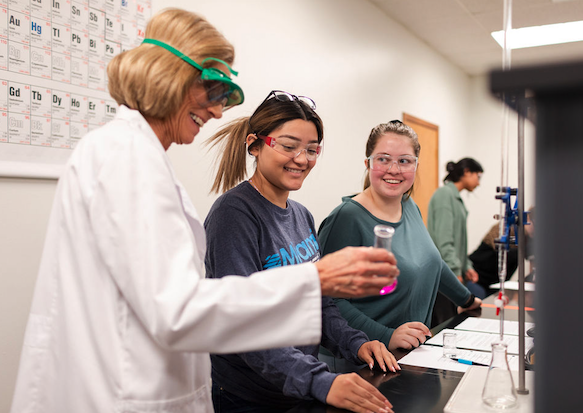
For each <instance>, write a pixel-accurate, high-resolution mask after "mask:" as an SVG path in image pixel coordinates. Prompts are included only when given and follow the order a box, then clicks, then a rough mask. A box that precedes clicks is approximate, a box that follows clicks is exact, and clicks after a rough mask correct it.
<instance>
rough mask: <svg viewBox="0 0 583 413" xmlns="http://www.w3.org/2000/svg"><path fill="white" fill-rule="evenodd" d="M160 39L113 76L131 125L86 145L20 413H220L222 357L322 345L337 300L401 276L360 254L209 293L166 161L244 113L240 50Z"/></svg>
mask: <svg viewBox="0 0 583 413" xmlns="http://www.w3.org/2000/svg"><path fill="white" fill-rule="evenodd" d="M146 37H147V39H146V40H145V42H144V43H145V44H142V45H141V46H139V47H137V48H136V49H133V50H130V51H127V52H124V53H122V54H121V55H118V56H117V57H115V58H114V59H113V60H112V62H111V63H110V65H109V66H108V76H109V88H110V93H111V95H112V96H113V97H114V98H115V99H116V101H117V102H118V103H119V104H120V108H119V109H118V112H117V116H116V118H115V120H113V121H112V122H110V123H108V124H107V125H105V126H103V127H102V128H100V129H97V130H95V131H93V132H91V133H89V134H88V135H86V136H85V137H84V138H83V139H82V140H81V142H80V143H79V145H78V147H77V148H76V150H75V151H74V153H73V154H72V156H71V158H70V161H69V162H68V164H67V167H66V169H65V172H64V173H63V175H62V176H61V178H60V180H59V184H58V186H57V192H56V195H55V202H54V206H53V211H52V214H51V217H50V221H49V227H48V231H47V239H46V244H45V249H44V252H43V257H42V261H41V267H40V270H39V275H38V280H37V285H36V290H35V294H34V298H33V303H32V308H31V314H30V317H29V321H28V325H27V330H26V334H25V338H24V346H23V350H22V356H21V363H20V370H19V374H18V378H17V383H16V391H15V396H14V399H13V404H12V412H13V413H19V412H31V413H34V412H43V413H73V412H74V413H79V412H83V413H91V412H96V413H97V412H99V413H103V412H118V413H123V412H132V413H133V412H172V413H185V412H189V413H191V412H209V411H212V403H211V400H210V379H209V377H210V362H209V355H208V352H210V351H212V352H214V353H225V352H226V353H232V352H242V351H252V350H260V349H265V348H268V347H281V346H287V345H304V344H314V343H317V342H319V340H320V334H321V314H320V311H321V310H320V309H321V294H322V293H324V294H330V295H335V296H359V295H361V296H362V295H365V294H372V293H373V292H374V291H378V289H379V288H380V287H382V286H383V285H386V284H389V283H391V282H392V280H393V278H394V277H395V276H396V274H397V271H398V270H396V267H395V265H394V264H395V261H394V258H393V257H392V256H391V255H389V254H388V253H386V252H384V251H382V250H377V249H368V250H367V249H350V250H345V251H343V252H340V253H338V255H336V256H331V258H330V259H326V258H325V259H323V260H321V261H320V262H318V263H316V264H303V265H298V266H293V267H289V268H282V269H278V270H273V271H278V273H277V274H275V273H271V271H268V272H262V273H258V274H256V275H254V276H252V277H249V278H246V277H226V278H222V279H220V280H215V279H210V280H205V279H204V278H203V259H204V253H205V251H204V249H205V235H204V229H203V226H202V224H201V222H200V219H199V217H198V215H197V213H196V211H195V209H194V207H193V205H192V203H191V201H190V199H189V197H188V195H187V194H186V192H185V190H184V188H183V187H182V186H181V185H180V183H179V182H178V181H177V180H176V177H175V176H174V172H173V170H172V167H171V165H170V161H169V159H168V157H167V155H166V152H165V151H166V149H168V147H169V146H170V145H171V144H172V143H177V144H188V143H191V142H192V141H193V140H194V136H195V135H196V134H197V133H198V132H199V130H200V128H201V127H203V126H204V124H205V123H206V122H207V121H208V120H210V119H212V118H220V117H221V116H222V111H223V109H224V108H226V107H231V106H234V105H237V104H239V103H241V102H242V101H243V93H242V91H241V89H240V88H239V87H238V86H237V85H236V84H234V83H233V82H232V81H231V80H230V78H229V76H228V75H229V72H230V74H235V72H234V71H232V70H231V68H230V66H229V65H230V64H231V63H232V62H233V58H234V53H233V48H232V46H231V45H230V44H229V43H228V42H227V41H226V40H225V39H224V38H223V37H222V36H221V35H220V34H219V33H218V32H217V31H216V30H215V29H214V27H212V26H211V25H210V24H209V23H208V22H206V21H205V20H204V19H202V18H200V17H199V16H197V15H195V14H193V13H189V12H185V11H182V10H176V9H172V10H166V11H163V12H161V13H159V14H158V15H156V16H155V17H154V18H153V19H152V20H151V21H150V23H149V24H148V27H147V29H146ZM179 50H180V51H179ZM183 53H184V54H183ZM208 58H212V59H208ZM130 108H131V109H130ZM372 274H382V275H383V276H379V277H377V278H372V277H371V275H372ZM363 391H365V390H363ZM366 391H368V392H373V394H374V398H375V399H376V402H377V403H376V404H377V405H378V406H379V409H378V411H383V410H382V409H383V406H386V405H384V403H386V399H385V398H384V397H383V396H382V395H381V394H380V393H379V392H378V391H377V390H376V389H374V387H373V386H372V385H371V389H366ZM374 392H376V393H374ZM384 411H386V410H384Z"/></svg>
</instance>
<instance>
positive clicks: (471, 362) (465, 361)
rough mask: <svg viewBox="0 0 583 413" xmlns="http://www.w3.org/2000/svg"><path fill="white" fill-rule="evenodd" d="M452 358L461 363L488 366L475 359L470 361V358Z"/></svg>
mask: <svg viewBox="0 0 583 413" xmlns="http://www.w3.org/2000/svg"><path fill="white" fill-rule="evenodd" d="M452 360H455V361H457V362H458V363H462V364H469V365H470V366H472V365H473V366H485V367H489V365H488V364H482V363H476V362H475V361H472V360H466V359H458V358H452Z"/></svg>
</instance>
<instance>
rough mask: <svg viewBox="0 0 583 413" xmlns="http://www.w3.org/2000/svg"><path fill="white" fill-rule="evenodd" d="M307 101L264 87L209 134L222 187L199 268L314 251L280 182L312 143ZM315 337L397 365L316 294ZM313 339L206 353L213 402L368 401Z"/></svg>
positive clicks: (216, 273) (358, 406)
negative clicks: (242, 112) (250, 108)
mask: <svg viewBox="0 0 583 413" xmlns="http://www.w3.org/2000/svg"><path fill="white" fill-rule="evenodd" d="M315 109H316V104H315V103H314V101H313V100H312V99H310V98H309V97H305V96H296V95H292V94H290V93H287V92H284V91H280V90H274V91H271V92H270V93H269V94H268V96H267V97H266V98H265V100H264V101H263V102H262V103H261V104H260V105H259V107H258V108H257V109H256V110H255V112H254V113H253V114H252V115H251V116H250V117H243V118H239V119H237V120H235V121H233V122H231V123H230V124H228V125H227V126H225V127H224V128H222V129H221V130H220V131H219V132H217V133H216V134H215V135H214V136H212V137H211V138H210V140H209V142H212V143H214V144H215V145H216V144H219V143H224V147H225V148H226V149H225V150H224V151H222V152H221V153H220V157H221V160H220V163H219V168H218V172H217V176H216V179H215V181H214V186H213V190H214V191H216V192H218V191H222V192H225V191H226V192H225V193H224V194H223V195H221V196H220V197H219V198H218V199H217V200H216V202H215V203H214V205H213V206H212V208H211V210H210V212H209V214H208V216H207V218H206V220H205V228H206V234H207V253H206V258H205V265H206V273H207V277H210V278H221V277H224V276H226V275H228V274H241V275H250V274H252V273H255V272H257V271H261V270H264V269H271V268H278V267H284V268H285V267H289V266H291V265H296V264H300V263H302V262H317V261H318V260H319V259H320V247H319V242H318V239H317V237H316V229H315V226H314V219H313V217H312V215H311V214H310V212H309V211H308V210H307V209H306V208H305V207H304V206H302V205H301V204H299V203H298V202H295V201H293V200H291V199H289V194H290V192H292V191H297V190H299V189H300V188H301V187H302V184H303V182H304V180H305V179H306V177H307V176H308V174H309V173H310V171H311V170H312V168H314V166H315V165H316V160H317V158H318V155H319V154H320V151H321V148H322V147H321V144H322V139H323V125H322V120H321V119H320V117H319V116H318V115H317V114H316V112H315ZM247 153H248V154H249V155H251V156H252V157H253V158H254V159H255V171H254V173H253V175H252V176H251V178H249V179H248V180H246V181H243V182H241V181H242V180H243V179H244V177H245V174H246V162H245V158H246V155H247ZM237 184H238V185H237ZM273 277H274V278H277V274H273ZM322 344H323V345H324V346H326V347H328V348H330V349H331V350H332V351H333V352H334V353H335V354H337V355H338V356H340V357H343V358H347V359H349V360H351V361H352V362H354V363H356V364H363V363H366V364H368V365H369V366H370V368H371V369H372V367H373V365H374V362H375V361H376V362H377V363H378V365H379V366H380V367H381V368H382V369H383V370H385V371H387V370H390V371H393V372H394V371H395V370H396V369H398V368H399V366H398V364H397V362H396V360H395V358H394V357H393V355H392V354H391V353H390V352H389V351H388V350H387V348H386V346H385V345H384V344H382V343H380V342H378V341H369V339H368V337H367V336H366V334H364V333H363V332H361V331H358V330H354V329H352V328H350V327H349V326H348V324H347V323H346V320H344V319H343V318H342V316H341V315H340V312H339V311H338V309H337V307H336V306H335V305H334V302H333V301H332V299H331V298H330V297H322ZM318 348H319V346H318V345H313V346H298V347H282V348H277V349H271V350H264V351H255V352H247V353H237V354H213V355H211V360H212V381H213V403H214V407H215V411H216V412H217V413H233V412H273V411H279V409H289V408H291V407H293V406H295V405H297V404H298V403H300V402H302V401H304V400H309V399H316V400H319V401H320V402H322V403H328V404H330V405H333V406H336V407H340V408H345V409H349V410H354V411H368V410H371V409H377V406H376V405H375V403H373V401H372V400H374V399H380V398H384V397H383V396H382V395H381V394H380V393H379V392H378V390H377V389H376V388H375V387H374V386H372V385H371V384H369V383H368V382H367V381H365V380H364V379H363V378H362V377H360V376H359V375H357V374H356V373H352V374H344V375H338V374H334V373H331V372H330V371H329V370H328V367H327V366H326V364H325V363H322V362H320V361H319V360H318V358H317V355H318ZM390 407H391V406H390V405H389V404H387V405H386V409H385V411H391V410H390Z"/></svg>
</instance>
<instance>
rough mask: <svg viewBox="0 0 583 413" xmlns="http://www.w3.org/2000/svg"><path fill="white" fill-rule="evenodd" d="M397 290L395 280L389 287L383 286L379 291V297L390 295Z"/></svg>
mask: <svg viewBox="0 0 583 413" xmlns="http://www.w3.org/2000/svg"><path fill="white" fill-rule="evenodd" d="M396 288H397V280H395V282H394V283H392V284H391V285H385V286H384V287H383V288H382V289H381V291H379V294H380V295H387V294H390V293H392V292H393V291H395V289H396Z"/></svg>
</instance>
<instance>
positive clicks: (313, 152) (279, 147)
mask: <svg viewBox="0 0 583 413" xmlns="http://www.w3.org/2000/svg"><path fill="white" fill-rule="evenodd" d="M256 136H257V137H258V138H259V139H261V140H262V141H263V142H265V144H266V145H267V146H269V147H271V148H273V150H275V151H276V152H278V153H281V154H282V155H285V156H287V157H288V158H291V159H295V158H296V157H298V156H299V155H300V154H301V153H302V152H305V153H306V159H307V160H308V161H315V160H316V159H317V158H318V156H319V155H320V152H321V151H322V146H321V145H319V144H317V143H310V144H308V145H302V144H301V142H299V141H297V140H295V139H291V138H285V137H281V138H272V137H271V136H264V135H256Z"/></svg>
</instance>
